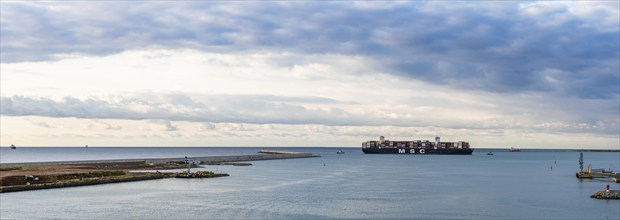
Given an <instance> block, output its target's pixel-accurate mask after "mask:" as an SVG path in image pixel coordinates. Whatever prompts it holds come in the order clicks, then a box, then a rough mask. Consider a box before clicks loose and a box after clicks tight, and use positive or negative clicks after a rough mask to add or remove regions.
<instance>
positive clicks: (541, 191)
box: [0, 147, 620, 219]
mask: <svg viewBox="0 0 620 220" xmlns="http://www.w3.org/2000/svg"><path fill="white" fill-rule="evenodd" d="M260 149H261V148H174V147H169V148H95V147H90V148H25V147H24V148H18V149H17V150H9V149H6V148H3V149H0V153H1V154H0V161H1V162H2V163H9V162H32V161H62V160H92V159H121V158H156V157H183V156H189V157H191V156H208V155H214V156H215V155H238V154H254V153H256V152H257V151H258V150H260ZM278 149H282V150H291V151H304V152H311V153H314V154H318V155H320V156H321V157H317V158H303V159H287V160H268V161H253V162H252V164H253V165H252V166H205V167H204V168H198V169H195V170H210V171H215V172H225V173H228V174H230V176H229V177H222V178H213V179H160V180H148V181H139V182H128V183H115V184H104V185H94V186H82V187H71V188H60V189H47V190H38V191H25V192H15V193H2V194H0V218H2V219H14V218H16V219H33V218H61V219H71V218H73V219H247V218H252V219H276V218H279V219H304V218H305V219H320V218H355V219H359V218H373V219H375V218H407V219H619V218H620V201H619V200H598V199H592V198H590V195H591V194H593V193H594V192H597V191H600V190H604V188H605V186H606V185H607V184H609V185H610V186H611V188H612V189H618V188H619V186H620V184H617V183H613V182H611V181H609V180H579V179H577V178H575V173H576V172H577V171H579V166H578V162H577V161H578V159H579V153H578V152H561V151H545V152H527V151H524V152H513V153H511V152H494V155H492V156H489V155H487V152H488V151H485V150H477V151H474V154H473V155H366V154H363V153H362V152H361V149H360V148H278ZM339 150H343V151H345V154H336V152H337V151H339ZM584 161H585V165H586V166H587V165H588V164H592V166H593V167H594V168H606V169H612V170H615V171H618V169H620V153H618V152H586V153H584Z"/></svg>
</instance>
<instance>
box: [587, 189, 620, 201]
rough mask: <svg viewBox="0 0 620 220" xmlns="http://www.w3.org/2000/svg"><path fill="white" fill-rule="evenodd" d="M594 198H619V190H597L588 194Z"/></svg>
mask: <svg viewBox="0 0 620 220" xmlns="http://www.w3.org/2000/svg"><path fill="white" fill-rule="evenodd" d="M590 198H595V199H620V190H605V191H598V192H596V193H594V194H592V195H591V196H590Z"/></svg>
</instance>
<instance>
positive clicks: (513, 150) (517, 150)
mask: <svg viewBox="0 0 620 220" xmlns="http://www.w3.org/2000/svg"><path fill="white" fill-rule="evenodd" d="M508 152H521V150H519V149H517V148H514V147H510V149H508Z"/></svg>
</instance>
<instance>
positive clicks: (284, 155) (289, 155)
mask: <svg viewBox="0 0 620 220" xmlns="http://www.w3.org/2000/svg"><path fill="white" fill-rule="evenodd" d="M308 157H319V156H317V155H314V154H311V153H303V152H290V151H270V150H261V151H260V154H253V155H231V156H198V157H187V158H185V157H173V158H144V159H115V160H77V161H52V162H24V163H0V168H3V169H7V168H10V167H28V166H52V165H94V164H163V163H183V162H185V161H186V160H192V161H200V162H201V163H204V164H215V163H225V162H240V161H257V160H278V159H294V158H308Z"/></svg>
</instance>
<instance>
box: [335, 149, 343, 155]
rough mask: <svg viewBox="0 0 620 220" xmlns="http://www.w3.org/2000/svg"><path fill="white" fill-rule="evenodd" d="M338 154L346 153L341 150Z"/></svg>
mask: <svg viewBox="0 0 620 220" xmlns="http://www.w3.org/2000/svg"><path fill="white" fill-rule="evenodd" d="M336 153H337V154H344V151H342V150H339V151H338V152H336Z"/></svg>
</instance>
